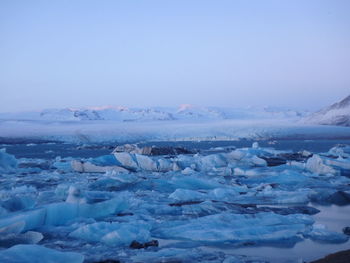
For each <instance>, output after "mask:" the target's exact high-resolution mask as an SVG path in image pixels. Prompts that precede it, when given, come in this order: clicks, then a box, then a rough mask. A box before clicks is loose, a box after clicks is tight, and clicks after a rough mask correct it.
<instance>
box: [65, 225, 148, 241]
mask: <svg viewBox="0 0 350 263" xmlns="http://www.w3.org/2000/svg"><path fill="white" fill-rule="evenodd" d="M150 229H151V226H150V225H149V224H147V223H145V222H143V221H133V222H131V223H118V222H113V223H107V222H98V223H94V224H89V225H84V226H82V227H79V228H78V229H77V230H75V231H73V232H72V233H70V234H69V236H70V237H74V238H78V239H83V240H86V241H88V242H99V243H100V242H102V243H105V244H107V245H110V246H129V245H130V243H131V242H132V241H133V240H136V241H138V242H147V241H149V239H150Z"/></svg>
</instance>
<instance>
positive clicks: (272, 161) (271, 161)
mask: <svg viewBox="0 0 350 263" xmlns="http://www.w3.org/2000/svg"><path fill="white" fill-rule="evenodd" d="M260 158H261V159H264V160H265V161H266V163H267V166H278V165H282V164H286V163H287V161H286V159H284V158H281V157H266V156H260Z"/></svg>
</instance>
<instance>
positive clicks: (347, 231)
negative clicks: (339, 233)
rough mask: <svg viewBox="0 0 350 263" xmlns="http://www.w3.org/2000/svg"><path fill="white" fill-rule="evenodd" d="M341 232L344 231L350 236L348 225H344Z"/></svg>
mask: <svg viewBox="0 0 350 263" xmlns="http://www.w3.org/2000/svg"><path fill="white" fill-rule="evenodd" d="M343 233H344V234H345V235H348V236H350V226H347V227H344V228H343Z"/></svg>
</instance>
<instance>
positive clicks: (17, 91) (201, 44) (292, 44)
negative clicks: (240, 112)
mask: <svg viewBox="0 0 350 263" xmlns="http://www.w3.org/2000/svg"><path fill="white" fill-rule="evenodd" d="M349 14H350V1H348V0H307V1H306V0H289V1H287V0H284V1H283V0H276V1H270V0H266V1H265V0H255V1H254V0H242V1H235V0H227V1H225V0H212V1H205V0H196V1H195V0H192V1H191V0H159V1H153V0H147V1H146V0H145V1H141V0H140V1H136V0H124V1H117V0H114V1H112V0H111V1H109V0H100V1H98V0H95V1H91V0H81V1H78V0H50V1H45V0H43V1H37V0H22V1H20V0H1V1H0V36H1V41H0V90H1V94H0V111H15V110H32V109H41V108H55V107H67V106H73V107H80V106H95V105H96V106H99V105H126V106H139V107H144V106H176V105H179V104H181V103H192V104H196V105H207V106H232V107H244V106H248V105H255V106H263V105H272V106H285V107H294V108H306V109H317V108H319V107H322V106H325V105H327V104H329V103H332V102H334V101H336V100H339V99H341V98H342V97H345V96H347V95H349V94H350V15H349Z"/></svg>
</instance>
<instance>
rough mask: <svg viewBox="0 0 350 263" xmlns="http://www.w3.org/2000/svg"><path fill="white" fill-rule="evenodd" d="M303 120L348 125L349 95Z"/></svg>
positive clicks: (349, 125)
mask: <svg viewBox="0 0 350 263" xmlns="http://www.w3.org/2000/svg"><path fill="white" fill-rule="evenodd" d="M305 122H307V123H312V124H321V125H337V126H346V127H350V95H349V96H347V97H346V98H345V99H343V100H341V101H339V102H337V103H334V104H332V105H331V106H329V107H326V108H324V109H321V110H320V111H318V112H315V113H313V114H312V115H310V116H309V117H308V118H306V119H305Z"/></svg>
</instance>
